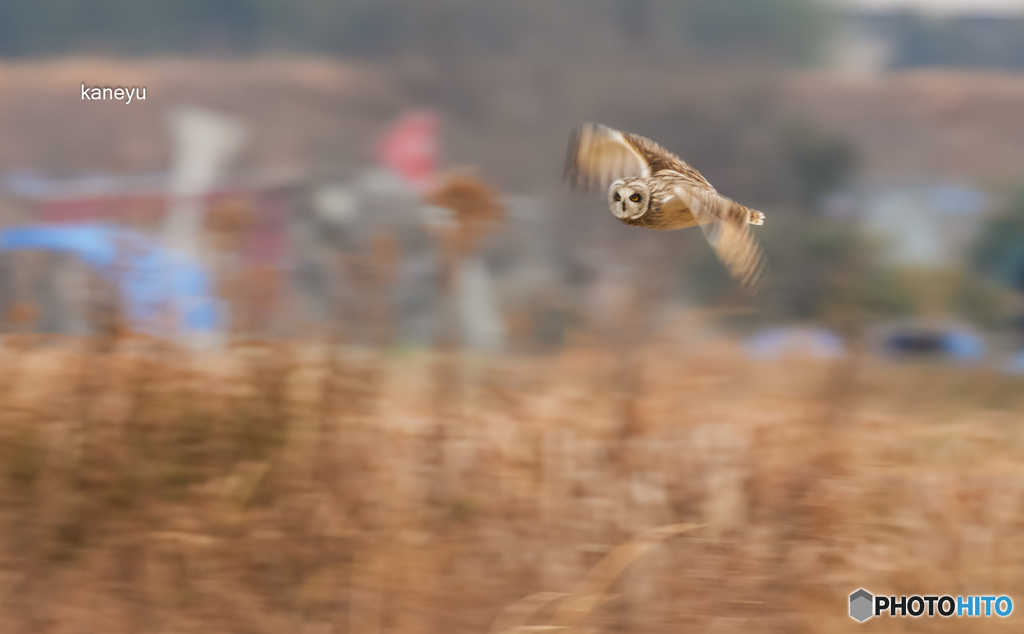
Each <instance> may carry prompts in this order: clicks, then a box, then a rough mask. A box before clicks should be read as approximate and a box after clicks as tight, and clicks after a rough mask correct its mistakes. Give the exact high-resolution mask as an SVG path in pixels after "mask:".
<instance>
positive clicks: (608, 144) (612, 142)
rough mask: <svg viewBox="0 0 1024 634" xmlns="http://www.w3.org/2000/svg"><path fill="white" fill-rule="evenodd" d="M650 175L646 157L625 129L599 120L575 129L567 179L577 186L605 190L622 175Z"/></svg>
mask: <svg viewBox="0 0 1024 634" xmlns="http://www.w3.org/2000/svg"><path fill="white" fill-rule="evenodd" d="M630 136H632V135H630ZM650 175H651V168H650V165H649V164H648V162H647V160H646V159H645V158H644V156H643V155H642V154H641V153H640V152H638V151H637V149H636V148H635V147H634V145H633V144H631V143H630V142H629V141H628V140H627V135H625V134H623V133H622V132H619V131H618V130H613V129H611V128H609V127H607V126H603V125H600V124H598V123H581V124H579V125H578V126H576V127H575V128H574V129H573V131H572V134H571V135H570V137H569V148H568V150H567V151H566V155H565V174H564V178H565V179H566V180H568V181H569V184H570V185H571V186H572V187H573V188H574V189H586V190H594V191H601V192H602V193H604V191H605V190H606V189H608V186H609V185H611V184H612V183H613V182H614V181H616V180H618V179H620V178H626V177H627V176H650Z"/></svg>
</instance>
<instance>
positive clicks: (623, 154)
mask: <svg viewBox="0 0 1024 634" xmlns="http://www.w3.org/2000/svg"><path fill="white" fill-rule="evenodd" d="M565 178H566V179H567V180H568V181H569V183H570V185H571V186H572V187H573V188H574V189H585V190H591V191H593V190H597V191H602V190H603V191H606V192H607V194H608V204H609V208H610V209H611V212H612V214H614V215H615V217H616V218H618V219H619V220H621V221H622V222H624V223H626V224H628V225H632V226H636V227H648V228H651V229H661V230H665V231H670V230H673V229H685V228H686V227H692V226H694V225H697V226H699V227H700V228H701V229H702V230H703V231H704V235H705V237H707V239H708V242H709V243H710V244H711V246H712V248H714V250H715V253H716V254H717V255H718V257H719V258H720V259H721V260H722V262H723V263H724V264H725V266H726V268H727V269H729V272H730V273H731V274H732V275H733V277H735V278H737V279H738V280H739V281H740V282H741V283H742V284H743V286H744V287H746V288H748V289H750V290H754V289H756V288H757V287H758V285H759V283H760V282H761V278H762V276H763V273H764V270H765V265H766V263H765V259H764V254H763V252H762V250H761V247H760V245H759V244H758V243H757V239H756V238H755V237H754V234H753V232H751V230H750V227H749V225H752V224H753V225H760V224H764V214H763V213H761V212H760V211H755V210H753V209H750V208H748V207H745V206H743V205H741V204H739V203H737V202H735V201H733V200H730V199H728V198H726V197H725V196H722V195H721V194H719V193H718V192H717V191H715V188H714V187H712V186H711V183H709V182H708V181H707V180H706V179H705V178H704V177H703V176H701V175H700V172H698V171H697V170H695V169H693V168H692V167H691V166H690V165H689V164H687V163H686V162H685V161H683V160H682V159H680V158H679V157H678V156H676V155H675V154H673V153H671V152H669V151H668V150H666V149H665V148H663V147H661V146H660V145H658V144H657V143H655V142H653V141H651V140H650V139H647V138H644V137H642V136H639V135H636V134H629V133H627V132H619V131H618V130H613V129H612V128H609V127H607V126H603V125H600V124H596V123H582V124H580V125H578V126H577V127H576V128H575V129H574V130H573V132H572V135H571V137H570V139H569V149H568V153H567V155H566V160H565Z"/></svg>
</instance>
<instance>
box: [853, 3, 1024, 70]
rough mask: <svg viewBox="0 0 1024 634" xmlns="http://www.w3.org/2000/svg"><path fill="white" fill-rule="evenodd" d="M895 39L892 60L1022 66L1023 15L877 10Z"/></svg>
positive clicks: (898, 63)
mask: <svg viewBox="0 0 1024 634" xmlns="http://www.w3.org/2000/svg"><path fill="white" fill-rule="evenodd" d="M869 19H870V20H873V21H874V22H875V23H876V24H875V28H877V29H879V30H880V31H882V32H884V33H887V34H888V37H889V38H890V39H891V40H892V41H893V42H894V44H895V51H894V55H893V60H892V62H891V64H892V66H893V67H895V68H907V67H914V66H964V67H977V68H1001V69H1007V70H1020V69H1024V17H1021V18H1010V17H995V16H954V17H945V18H943V17H929V16H924V15H920V14H917V13H912V12H909V11H903V12H899V13H896V14H892V15H889V16H876V17H874V18H869Z"/></svg>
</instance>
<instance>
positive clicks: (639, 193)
mask: <svg viewBox="0 0 1024 634" xmlns="http://www.w3.org/2000/svg"><path fill="white" fill-rule="evenodd" d="M608 206H609V208H610V209H611V210H612V213H613V214H615V217H616V218H618V219H619V220H636V219H637V218H640V217H641V216H643V215H644V214H645V213H647V210H648V209H650V208H651V190H650V189H648V187H647V185H646V184H645V183H644V182H643V181H641V180H639V179H636V178H626V179H619V180H617V181H615V182H614V183H612V186H611V187H609V188H608Z"/></svg>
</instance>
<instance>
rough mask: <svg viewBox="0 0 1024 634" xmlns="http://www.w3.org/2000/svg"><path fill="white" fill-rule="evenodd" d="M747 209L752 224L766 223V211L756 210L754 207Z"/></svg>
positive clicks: (749, 221) (748, 219)
mask: <svg viewBox="0 0 1024 634" xmlns="http://www.w3.org/2000/svg"><path fill="white" fill-rule="evenodd" d="M747 211H748V212H749V213H748V215H747V222H748V223H750V224H752V225H763V224H764V213H762V212H760V211H755V210H753V209H748V210H747Z"/></svg>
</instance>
